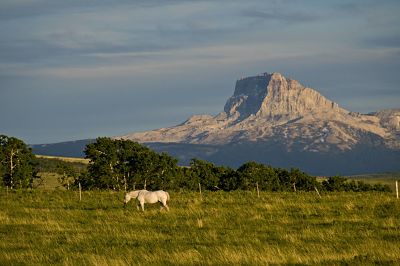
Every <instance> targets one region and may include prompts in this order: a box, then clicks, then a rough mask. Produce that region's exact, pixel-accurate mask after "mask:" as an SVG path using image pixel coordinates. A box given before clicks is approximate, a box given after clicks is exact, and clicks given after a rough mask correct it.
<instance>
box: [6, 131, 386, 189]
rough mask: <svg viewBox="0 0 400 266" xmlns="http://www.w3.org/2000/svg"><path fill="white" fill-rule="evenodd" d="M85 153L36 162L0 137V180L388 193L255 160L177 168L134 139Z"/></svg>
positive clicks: (17, 184) (103, 141) (104, 142)
mask: <svg viewBox="0 0 400 266" xmlns="http://www.w3.org/2000/svg"><path fill="white" fill-rule="evenodd" d="M85 154H86V158H87V159H89V160H90V163H89V165H88V166H87V167H86V166H85V165H84V164H82V163H75V164H73V163H66V162H63V161H60V160H56V161H52V160H48V159H40V158H39V159H36V158H35V156H34V155H33V154H32V151H31V149H30V148H29V147H28V146H27V145H26V144H25V143H24V142H23V141H21V140H19V139H17V138H14V137H7V136H4V135H0V178H1V180H2V183H3V185H6V186H8V187H10V188H27V187H30V188H32V187H33V180H34V179H35V178H38V175H37V173H38V171H39V170H40V171H50V172H56V173H58V174H59V176H60V180H59V181H60V182H61V183H62V184H63V185H64V186H65V187H68V188H69V187H73V186H75V187H77V186H78V184H81V186H82V187H83V188H84V189H113V190H133V189H142V188H147V189H149V190H156V189H165V190H178V189H188V190H197V189H198V188H199V184H200V186H201V187H202V188H203V189H208V190H225V191H231V190H237V189H242V190H252V189H255V188H256V187H258V188H259V189H260V190H263V191H311V190H314V189H315V188H318V189H319V190H325V191H369V190H377V191H390V188H389V187H388V186H383V185H379V184H377V185H373V186H372V185H369V184H365V183H363V182H360V181H357V182H356V181H351V182H349V181H348V180H347V179H346V178H344V177H330V178H328V179H327V180H326V181H323V182H322V183H321V182H317V180H316V178H315V177H313V176H310V175H308V174H306V173H304V172H302V171H300V170H299V169H296V168H293V169H291V170H290V171H288V170H286V169H282V168H274V167H271V166H268V165H263V164H260V163H256V162H247V163H245V164H243V165H242V166H241V167H239V168H238V169H237V170H234V169H232V168H229V167H224V166H216V165H214V164H212V163H210V162H207V161H203V160H199V159H192V160H191V162H190V166H188V167H182V166H178V161H177V160H176V159H175V158H173V157H171V156H169V155H167V154H166V153H161V154H159V153H156V152H154V151H152V150H151V149H149V148H147V147H145V146H143V145H140V144H139V143H137V142H134V141H129V140H114V139H110V138H106V137H103V138H98V139H97V140H96V142H94V143H91V144H88V145H87V146H86V149H85Z"/></svg>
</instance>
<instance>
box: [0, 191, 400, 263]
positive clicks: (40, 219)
mask: <svg viewBox="0 0 400 266" xmlns="http://www.w3.org/2000/svg"><path fill="white" fill-rule="evenodd" d="M122 197H123V193H118V192H93V191H92V192H83V195H82V201H81V202H79V196H78V192H76V191H61V190H41V191H39V190H36V191H16V192H7V191H6V190H4V189H3V190H1V191H0V238H1V239H2V241H0V264H1V265H8V264H17V265H43V264H44V265H50V264H57V265H82V264H87V265H126V264H128V265H148V264H152V265H154V264H157V265H188V264H206V265H210V264H213V265H238V264H258V265H260V264H264V265H265V264H314V265H324V264H325V265H332V264H341V263H343V264H350V265H354V264H374V263H379V264H385V263H386V264H389V265H394V264H399V263H400V231H399V228H400V201H399V200H396V199H395V197H394V194H393V193H329V194H323V195H322V198H321V199H320V198H319V197H318V196H317V195H316V194H315V193H261V198H257V196H256V193H254V192H246V191H237V192H231V193H226V192H225V193H224V192H216V193H215V192H214V193H213V192H209V193H203V195H202V197H200V195H199V194H198V193H194V192H190V193H189V192H187V193H186V192H182V193H178V192H175V193H174V192H172V193H171V202H170V208H171V211H170V212H169V213H167V212H162V213H160V212H159V210H158V207H159V206H158V205H152V206H146V211H145V213H141V212H139V211H137V210H136V208H135V207H134V206H133V204H132V205H129V206H128V207H127V208H126V209H124V208H123V207H122Z"/></svg>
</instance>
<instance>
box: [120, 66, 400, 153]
mask: <svg viewBox="0 0 400 266" xmlns="http://www.w3.org/2000/svg"><path fill="white" fill-rule="evenodd" d="M117 138H122V139H132V140H136V141H139V142H144V143H151V142H153V143H155V142H157V143H160V142H161V143H186V144H211V145H227V144H232V143H243V142H253V143H254V142H260V141H261V142H270V141H274V142H279V143H281V144H282V145H283V146H284V147H286V149H287V151H291V150H293V149H297V150H303V151H309V152H328V151H333V150H336V151H346V150H351V149H352V148H353V147H355V146H357V145H370V146H377V147H378V146H379V147H382V145H383V146H384V147H387V148H390V149H400V109H395V110H386V111H380V112H377V113H373V114H369V115H363V114H358V113H353V112H349V111H347V110H345V109H343V108H341V107H339V105H338V104H337V103H334V102H332V101H330V100H328V99H326V98H325V97H324V96H322V95H321V94H320V93H318V92H317V91H316V90H314V89H311V88H307V87H304V86H302V85H301V84H300V83H299V82H298V81H296V80H293V79H289V78H286V77H284V76H283V75H281V74H279V73H272V74H269V73H264V74H262V75H258V76H254V77H247V78H243V79H240V80H238V81H237V82H236V86H235V91H234V94H233V96H231V97H230V98H229V99H228V100H227V102H226V104H225V107H224V111H223V112H221V113H220V114H218V115H216V116H210V115H196V116H193V117H191V118H189V119H188V120H187V121H185V122H184V123H182V124H180V125H178V126H173V127H170V128H161V129H158V130H152V131H146V132H139V133H131V134H127V135H124V136H120V137H117Z"/></svg>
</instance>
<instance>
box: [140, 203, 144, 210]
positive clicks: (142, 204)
mask: <svg viewBox="0 0 400 266" xmlns="http://www.w3.org/2000/svg"><path fill="white" fill-rule="evenodd" d="M140 205H141V206H142V211H144V202H140Z"/></svg>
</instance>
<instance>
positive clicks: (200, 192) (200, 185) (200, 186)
mask: <svg viewBox="0 0 400 266" xmlns="http://www.w3.org/2000/svg"><path fill="white" fill-rule="evenodd" d="M199 192H200V197H201V184H200V183H199Z"/></svg>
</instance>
